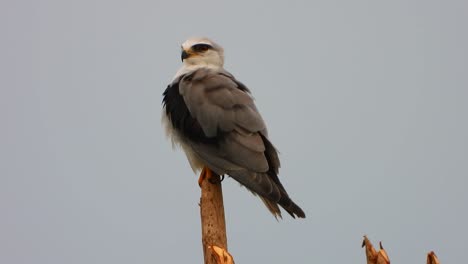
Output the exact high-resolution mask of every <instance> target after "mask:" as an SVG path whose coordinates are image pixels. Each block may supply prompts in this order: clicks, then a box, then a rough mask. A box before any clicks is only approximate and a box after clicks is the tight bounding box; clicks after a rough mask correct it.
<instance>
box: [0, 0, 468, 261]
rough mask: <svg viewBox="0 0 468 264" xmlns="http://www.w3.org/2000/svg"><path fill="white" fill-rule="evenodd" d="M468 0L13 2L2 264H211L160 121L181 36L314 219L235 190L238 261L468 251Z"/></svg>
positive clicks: (1, 147)
mask: <svg viewBox="0 0 468 264" xmlns="http://www.w3.org/2000/svg"><path fill="white" fill-rule="evenodd" d="M466 25H468V4H467V3H466V2H465V1H398V0H397V1H363V0H358V1H303V2H300V1H297V2H289V3H286V1H277V2H272V1H256V2H254V1H229V2H228V1H219V0H217V1H214V0H213V1H187V2H176V1H167V2H160V1H49V0H44V1H8V0H7V1H2V2H1V3H0V30H1V31H0V33H1V39H2V41H1V44H0V47H1V48H0V76H1V78H0V123H1V130H0V214H1V217H0V263H9V264H23V263H24V264H26V263H40V264H61V263H69V264H74V263H76V264H81V263H89V264H91V263H113V264H119V263H122V264H123V263H201V262H202V252H201V243H200V239H201V238H200V233H201V231H200V222H199V210H198V205H197V202H198V199H199V187H198V185H197V177H198V176H196V175H194V174H193V173H192V171H191V169H190V167H189V165H188V163H187V161H186V160H185V156H184V155H183V154H182V152H181V151H172V150H171V146H170V143H169V142H168V141H167V140H166V139H165V137H164V133H163V131H162V127H161V125H160V109H161V94H162V92H163V91H164V89H165V87H166V85H167V84H168V83H169V82H170V81H171V79H172V77H173V76H174V74H175V72H176V70H177V69H178V68H179V66H180V53H179V52H180V50H179V49H180V44H181V43H182V42H183V41H184V40H185V39H186V38H188V37H190V36H200V35H201V36H207V37H210V38H212V39H213V40H215V41H217V42H218V43H219V44H221V45H222V46H224V48H225V53H226V68H227V70H229V71H230V72H231V73H233V74H234V75H235V76H236V77H237V78H238V79H239V80H240V81H242V82H243V83H244V84H246V85H247V86H248V87H249V88H250V89H251V90H252V92H253V94H254V96H255V98H256V103H257V106H258V108H259V109H260V111H261V113H262V114H263V116H264V119H265V120H266V122H267V124H268V126H269V131H270V137H271V140H272V141H273V142H274V143H275V145H276V146H277V147H278V149H279V150H280V152H281V156H280V158H281V160H282V169H281V171H280V177H281V179H282V182H283V183H284V185H285V187H286V189H287V190H288V192H289V193H290V194H291V196H292V198H293V199H294V200H295V201H296V202H297V203H298V204H299V205H300V206H301V207H302V208H303V209H304V211H305V212H306V214H307V216H308V218H306V219H305V220H293V219H290V218H289V217H288V216H286V217H285V219H284V220H283V221H280V222H277V221H275V219H274V218H273V217H272V216H271V215H270V213H269V212H268V211H267V210H266V209H265V208H264V206H263V204H262V203H261V202H260V200H258V199H257V198H255V197H253V196H252V195H251V194H250V193H249V192H247V191H246V190H245V189H244V188H240V187H239V184H237V183H236V182H234V181H233V180H231V179H226V180H225V182H224V185H223V186H224V197H225V207H226V216H227V225H228V240H229V249H230V252H231V253H232V254H233V255H234V257H235V260H236V262H237V263H259V261H260V260H261V261H260V262H261V263H344V262H348V263H365V257H364V252H363V250H362V249H361V248H360V244H361V239H362V235H364V234H367V235H369V237H370V239H371V240H372V241H374V242H378V241H379V240H382V241H383V243H384V246H385V248H386V249H387V251H388V253H389V255H390V258H391V260H392V262H394V263H424V262H425V254H426V253H427V252H428V251H430V250H435V251H436V253H437V254H438V256H439V257H440V260H441V261H442V262H443V263H459V262H460V261H461V260H462V259H466V256H465V254H466V252H467V251H468V239H467V237H468V229H467V228H466V223H468V206H467V205H468V192H467V191H466V187H467V186H468V180H467V176H468V139H467V135H468V124H467V114H468V104H467V99H468V72H467V69H468V52H467V48H466V47H468V36H467V30H466Z"/></svg>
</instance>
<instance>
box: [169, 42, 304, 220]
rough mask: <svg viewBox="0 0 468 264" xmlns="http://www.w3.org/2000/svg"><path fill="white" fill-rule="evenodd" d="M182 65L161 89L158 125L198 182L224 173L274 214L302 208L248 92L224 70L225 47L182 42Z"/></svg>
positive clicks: (299, 211) (296, 212)
mask: <svg viewBox="0 0 468 264" xmlns="http://www.w3.org/2000/svg"><path fill="white" fill-rule="evenodd" d="M181 60H182V67H181V68H180V69H179V70H178V71H177V72H176V75H175V76H174V78H173V80H172V82H170V84H169V85H168V86H167V88H166V90H165V91H164V92H163V99H162V106H163V107H162V123H163V125H164V127H165V130H166V134H167V135H168V137H169V138H170V139H171V141H172V144H173V147H174V146H180V147H181V148H182V150H183V151H184V152H185V154H186V156H187V159H188V161H189V163H190V166H191V167H192V169H193V170H194V172H198V171H201V175H200V179H199V184H200V182H201V181H202V180H203V179H204V178H205V177H210V176H211V175H213V174H216V175H220V176H224V175H228V176H230V177H231V178H233V179H234V180H236V181H237V182H239V183H240V184H241V185H242V186H244V187H245V188H247V189H248V190H249V191H250V192H252V193H253V194H254V195H257V196H258V197H259V198H260V199H261V200H262V201H263V203H264V204H265V206H266V207H267V209H268V210H269V211H270V212H271V213H272V214H273V216H274V217H275V218H277V219H278V217H279V218H282V215H281V210H280V208H279V207H282V208H283V209H284V210H285V211H286V212H287V213H288V214H290V215H291V216H292V217H293V218H296V217H298V218H305V213H304V211H303V210H302V209H301V208H300V207H299V206H298V205H297V204H296V203H294V202H293V201H292V200H291V198H290V197H289V195H288V193H287V192H286V189H285V188H284V187H283V185H282V184H281V182H280V180H279V177H278V173H279V167H280V160H279V157H278V151H277V149H276V148H275V146H274V145H273V144H272V143H271V141H270V139H269V137H268V131H267V127H266V124H265V121H264V120H263V118H262V116H261V115H260V112H259V111H258V109H257V107H256V105H255V103H254V99H253V96H252V94H251V91H250V90H249V88H247V86H245V85H244V84H243V83H241V82H240V81H238V80H237V79H236V78H235V77H234V76H233V75H232V74H231V73H229V72H228V71H226V70H225V69H224V49H223V48H222V47H221V46H220V45H218V44H217V43H215V42H214V41H212V40H210V39H208V38H205V37H194V38H189V39H187V40H186V41H185V42H184V43H183V44H182V46H181Z"/></svg>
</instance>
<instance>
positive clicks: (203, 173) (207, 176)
mask: <svg viewBox="0 0 468 264" xmlns="http://www.w3.org/2000/svg"><path fill="white" fill-rule="evenodd" d="M212 176H213V172H212V171H211V170H210V169H209V168H208V167H206V166H205V167H203V170H202V171H201V173H200V178H198V186H200V187H201V185H202V182H203V181H204V180H209V179H210V178H211V177H212Z"/></svg>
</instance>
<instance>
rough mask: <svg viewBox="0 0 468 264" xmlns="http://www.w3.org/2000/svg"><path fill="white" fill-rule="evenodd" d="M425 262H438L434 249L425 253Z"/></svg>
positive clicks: (431, 263) (428, 263)
mask: <svg viewBox="0 0 468 264" xmlns="http://www.w3.org/2000/svg"><path fill="white" fill-rule="evenodd" d="M427 264H440V262H439V259H438V258H437V256H436V254H435V253H434V251H431V252H429V253H427Z"/></svg>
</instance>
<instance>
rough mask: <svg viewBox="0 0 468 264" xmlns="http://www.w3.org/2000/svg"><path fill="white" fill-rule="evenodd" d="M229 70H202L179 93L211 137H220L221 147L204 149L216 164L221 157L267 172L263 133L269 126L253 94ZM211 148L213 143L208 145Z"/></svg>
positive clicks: (184, 80)
mask: <svg viewBox="0 0 468 264" xmlns="http://www.w3.org/2000/svg"><path fill="white" fill-rule="evenodd" d="M239 85H241V84H239V83H238V82H236V81H235V80H234V79H233V78H232V77H231V76H230V75H229V74H228V73H220V72H216V71H212V70H206V69H201V70H197V71H195V72H193V73H192V74H191V75H188V76H187V77H185V78H182V79H181V81H180V83H179V92H180V94H181V95H182V97H183V98H184V101H185V103H186V105H187V108H188V110H189V111H190V113H191V115H192V116H193V118H195V119H196V120H197V121H198V123H199V124H200V127H201V128H202V130H203V132H204V134H205V136H206V137H208V138H215V137H216V138H217V139H219V140H218V141H217V147H216V148H214V147H212V148H211V149H210V150H207V149H205V148H204V149H203V151H204V152H206V154H207V158H212V159H213V161H212V162H213V163H216V164H214V165H217V166H216V167H220V168H225V166H224V165H223V164H222V163H223V162H221V160H224V163H225V162H229V163H232V164H235V165H237V166H232V164H231V166H230V168H225V169H226V171H225V172H224V173H226V172H227V170H230V169H237V170H239V169H248V170H251V171H255V172H266V171H267V170H268V167H269V166H268V162H267V159H266V157H265V154H264V152H265V145H264V143H263V140H262V137H261V135H260V133H261V134H263V135H266V126H265V122H264V121H263V119H262V117H261V115H260V113H259V112H258V110H257V108H256V107H255V104H254V101H253V98H252V97H251V96H250V94H249V93H248V92H247V91H245V90H241V89H239ZM206 147H209V146H206Z"/></svg>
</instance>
